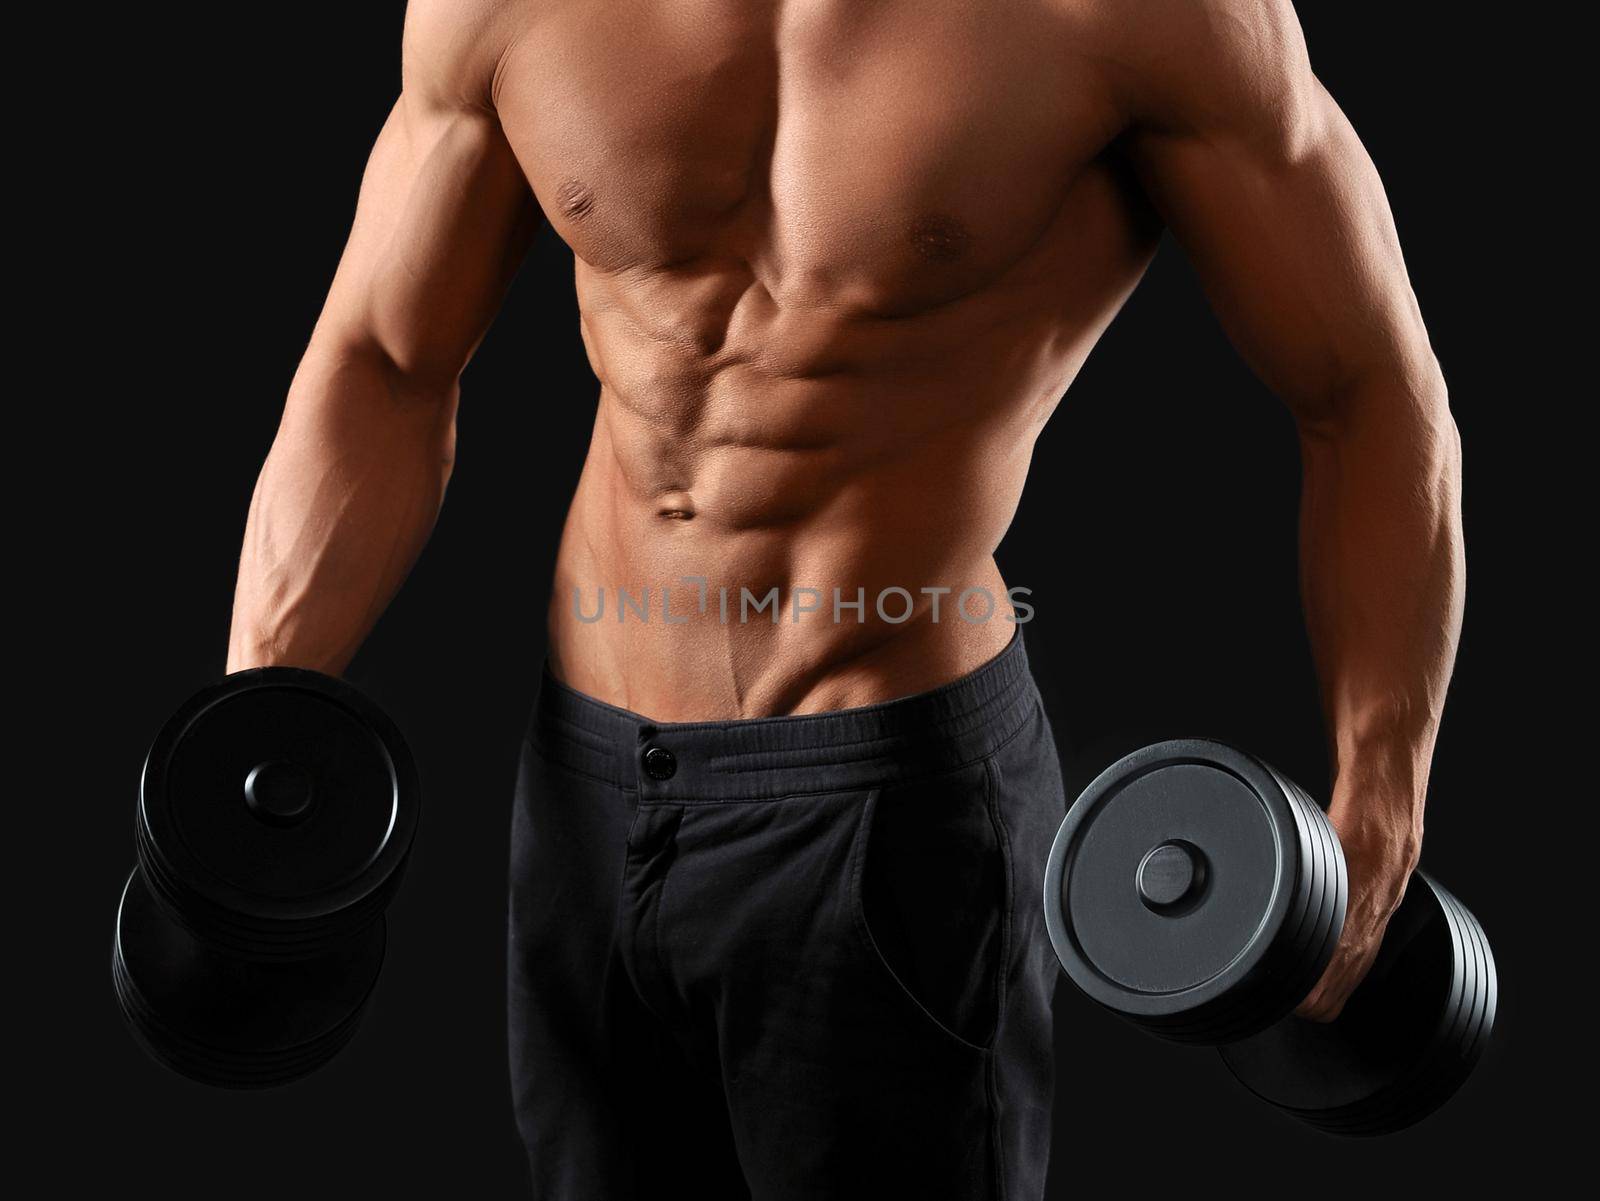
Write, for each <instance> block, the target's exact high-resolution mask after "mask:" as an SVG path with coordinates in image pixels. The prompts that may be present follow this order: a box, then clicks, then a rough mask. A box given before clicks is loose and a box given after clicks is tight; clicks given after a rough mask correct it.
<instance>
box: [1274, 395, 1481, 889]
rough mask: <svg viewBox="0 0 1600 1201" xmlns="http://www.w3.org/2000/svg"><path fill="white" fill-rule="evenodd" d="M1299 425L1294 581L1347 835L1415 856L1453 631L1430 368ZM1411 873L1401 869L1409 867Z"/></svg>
mask: <svg viewBox="0 0 1600 1201" xmlns="http://www.w3.org/2000/svg"><path fill="white" fill-rule="evenodd" d="M1421 374H1422V378H1421V380H1420V381H1413V382H1407V381H1403V380H1402V379H1398V378H1395V377H1393V376H1385V377H1380V378H1377V379H1374V380H1372V381H1370V382H1367V383H1364V384H1362V385H1360V386H1359V387H1356V388H1354V389H1352V390H1351V391H1350V392H1349V394H1348V395H1346V396H1345V397H1344V398H1342V400H1341V402H1340V403H1339V404H1338V405H1337V406H1335V407H1334V409H1333V410H1332V413H1333V415H1332V416H1330V417H1328V418H1327V419H1326V420H1323V421H1321V422H1318V423H1315V424H1308V425H1303V426H1302V444H1303V455H1304V479H1305V483H1304V492H1303V499H1302V508H1301V575H1302V591H1303V595H1304V603H1305V610H1306V621H1307V627H1308V630H1309V632H1310V637H1311V645H1312V653H1313V656H1314V658H1315V662H1316V668H1317V673H1318V676H1319V680H1320V684H1321V688H1322V695H1323V705H1324V709H1325V712H1326V716H1327V721H1328V725H1329V735H1330V739H1331V743H1332V752H1333V759H1334V770H1335V785H1334V801H1333V806H1334V809H1335V817H1336V818H1337V819H1338V822H1339V824H1340V825H1341V828H1342V833H1343V835H1344V837H1345V838H1346V839H1347V840H1350V839H1352V838H1354V839H1355V840H1358V841H1360V842H1363V843H1368V844H1369V845H1377V844H1382V845H1387V846H1388V847H1390V848H1391V850H1390V852H1389V853H1390V854H1394V855H1400V856H1403V857H1405V858H1407V859H1410V860H1411V861H1413V862H1414V859H1415V855H1416V852H1417V849H1418V847H1419V846H1420V842H1421V837H1422V809H1423V801H1424V798H1425V793H1426V789H1427V780H1428V765H1429V762H1430V759H1431V757H1432V753H1433V745H1434V739H1435V736H1436V734H1437V731H1438V727H1439V719H1440V714H1441V711H1442V709H1443V705H1444V697H1445V689H1446V686H1447V685H1448V682H1449V679H1450V672H1451V668H1452V666H1453V664H1454V661H1455V651H1456V642H1457V638H1458V636H1459V633H1460V629H1461V615H1462V606H1463V597H1464V587H1465V574H1466V573H1465V559H1464V555H1463V549H1462V535H1461V508H1460V496H1461V454H1460V443H1459V440H1458V438H1457V435H1456V428H1455V424H1454V422H1453V421H1452V420H1451V418H1450V414H1449V409H1448V405H1447V403H1446V399H1445V389H1444V381H1443V379H1442V378H1440V377H1439V375H1438V371H1437V368H1436V367H1434V366H1432V365H1431V363H1430V366H1429V368H1428V370H1426V371H1425V372H1422V373H1421ZM1406 866H1409V864H1407V865H1406Z"/></svg>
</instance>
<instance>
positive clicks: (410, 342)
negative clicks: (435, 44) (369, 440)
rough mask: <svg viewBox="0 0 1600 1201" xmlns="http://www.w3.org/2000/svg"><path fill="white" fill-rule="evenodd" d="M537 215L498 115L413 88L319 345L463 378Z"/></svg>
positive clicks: (405, 96) (376, 160)
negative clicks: (376, 354) (445, 102)
mask: <svg viewBox="0 0 1600 1201" xmlns="http://www.w3.org/2000/svg"><path fill="white" fill-rule="evenodd" d="M537 215H538V210H537V208H536V206H535V204H534V202H533V198H532V195H531V193H530V191H529V189H528V185H527V182H526V180H525V178H524V177H523V174H522V171H521V169H520V167H519V166H518V164H517V161H516V159H515V157H514V156H513V154H512V152H511V148H510V146H509V145H508V144H507V143H506V140H505V137H504V135H503V134H502V133H501V130H500V127H499V123H498V121H497V120H496V119H495V117H494V115H493V114H492V113H491V112H487V111H484V110H482V109H479V108H475V107H468V106H448V105H441V104H439V103H438V102H436V101H433V100H430V99H427V98H426V97H424V96H419V95H417V94H415V93H414V92H412V91H411V90H409V89H408V90H407V91H406V92H404V93H402V95H401V96H400V98H399V100H398V101H397V102H396V103H395V106H394V109H393V110H392V111H391V112H390V114H389V117H388V120H387V121H386V122H385V123H384V126H383V129H382V130H381V132H380V133H379V135H378V138H377V141H376V143H375V144H374V146H373V149H372V154H371V156H370V158H369V159H368V162H367V167H366V172H365V174H364V175H363V178H362V183H361V191H360V197H359V199H358V201H357V205H356V215H355V220H354V223H353V225H352V227H351V231H350V237H349V240H348V242H347V244H346V246H345V250H344V254H343V256H342V257H341V259H340V263H339V269H338V272H337V273H336V275H335V277H334V282H333V286H332V288H331V289H330V292H329V296H328V300H327V304H326V306H325V307H324V311H323V315H322V318H321V320H320V321H319V322H318V328H317V334H316V335H315V336H314V338H313V344H316V343H317V342H318V341H328V340H332V341H334V342H335V343H343V344H345V345H343V346H339V347H336V348H337V349H366V350H372V351H377V352H380V353H382V354H383V355H384V356H385V357H386V358H388V359H389V360H391V361H392V362H393V363H395V364H396V365H397V366H398V367H399V368H400V369H401V370H402V371H405V372H407V373H414V374H416V375H418V376H422V377H438V378H453V377H454V375H456V374H458V373H459V372H460V371H461V369H462V367H464V366H465V364H466V361H467V359H468V358H469V357H470V356H471V354H472V351H473V350H474V349H475V347H476V346H477V343H478V341H479V340H480V339H481V338H482V336H483V334H484V331H485V330H486V329H487V328H488V325H489V323H490V321H491V320H492V318H493V316H494V312H495V310H496V309H497V308H498V306H499V304H500V301H501V299H502V297H503V295H504V292H505V289H506V288H507V287H508V286H509V284H510V281H511V277H512V276H513V275H514V274H515V272H516V269H517V266H518V264H519V263H520V261H521V258H522V256H523V254H524V253H525V252H526V250H527V246H528V243H529V241H530V239H531V237H532V234H533V230H534V228H535V226H536V221H537Z"/></svg>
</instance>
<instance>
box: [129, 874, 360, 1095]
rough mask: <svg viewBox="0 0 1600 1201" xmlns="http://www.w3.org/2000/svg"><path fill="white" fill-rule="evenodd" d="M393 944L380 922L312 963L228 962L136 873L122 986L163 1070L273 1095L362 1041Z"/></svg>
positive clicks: (134, 1021) (133, 1023)
mask: <svg viewBox="0 0 1600 1201" xmlns="http://www.w3.org/2000/svg"><path fill="white" fill-rule="evenodd" d="M384 942H385V937H384V923H383V920H382V918H379V919H378V920H377V921H376V922H374V923H370V924H369V925H368V926H367V927H366V928H365V929H364V930H362V931H360V932H358V933H357V934H355V935H354V936H353V937H351V938H349V939H347V940H346V941H345V942H344V943H342V944H340V945H338V946H336V947H334V948H332V949H330V950H326V951H323V952H321V953H320V954H317V955H315V956H312V957H310V958H306V959H301V960H297V961H292V962H281V961H280V962H262V961H252V960H246V959H240V958H237V957H234V956H231V955H225V954H222V953H219V952H218V951H217V950H216V949H215V948H212V947H208V946H206V945H204V944H203V943H201V942H200V941H198V940H197V939H196V938H195V937H194V935H193V934H191V933H190V932H189V931H188V930H186V929H185V928H184V927H183V926H181V925H180V924H178V923H177V922H175V921H174V920H173V919H172V917H171V916H170V915H169V914H168V912H167V911H166V910H165V909H164V908H163V907H162V906H161V905H160V904H159V903H158V902H157V901H156V899H155V898H154V897H153V896H152V895H151V893H150V890H149V889H148V888H147V887H145V883H144V880H143V877H142V875H141V873H140V872H139V871H138V870H137V869H135V871H134V872H133V874H132V875H131V876H130V877H129V879H128V883H127V885H126V886H125V887H124V889H123V895H122V902H121V904H120V905H119V906H118V909H117V925H116V936H115V939H114V942H113V947H112V978H113V982H114V986H115V991H116V995H117V1000H118V1002H119V1004H120V1005H121V1007H122V1010H123V1014H124V1016H125V1017H126V1018H127V1020H128V1023H129V1025H130V1027H131V1028H132V1029H133V1031H134V1033H135V1035H136V1036H137V1037H138V1040H139V1042H140V1043H141V1044H143V1046H144V1047H145V1049H146V1050H147V1051H149V1052H150V1053H151V1054H152V1055H153V1056H154V1057H155V1058H156V1059H157V1060H159V1061H161V1062H162V1063H164V1064H166V1065H167V1066H168V1067H171V1068H173V1069H174V1070H176V1071H178V1072H180V1073H182V1074H183V1075H185V1076H188V1077H190V1078H191V1079H195V1080H199V1081H201V1082H203V1083H207V1084H214V1085H219V1086H222V1087H227V1088H252V1087H268V1086H272V1085H277V1084H283V1083H286V1082H287V1081H290V1080H294V1079H297V1078H298V1077H300V1076H303V1075H306V1074H307V1073H308V1072H311V1071H313V1070H314V1069H316V1068H317V1067H319V1066H320V1065H321V1064H323V1063H325V1062H326V1061H327V1060H328V1059H330V1058H332V1057H333V1055H334V1054H335V1053H337V1052H338V1051H339V1049H340V1048H341V1047H343V1046H344V1045H345V1043H346V1042H348V1041H349V1039H350V1038H351V1036H353V1035H354V1033H355V1030H356V1027H357V1025H358V1024H359V1021H360V1018H361V1015H362V1013H363V1011H364V1010H365V1007H366V1003H367V1000H368V997H369V996H370V994H371V992H372V988H373V985H374V984H375V983H376V981H377V978H378V973H379V969H380V968H381V967H382V965H383V954H384Z"/></svg>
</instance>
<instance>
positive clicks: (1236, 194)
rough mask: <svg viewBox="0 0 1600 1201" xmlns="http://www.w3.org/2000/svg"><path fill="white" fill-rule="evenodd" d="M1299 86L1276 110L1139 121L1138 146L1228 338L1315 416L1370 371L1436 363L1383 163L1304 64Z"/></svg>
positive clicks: (1142, 168)
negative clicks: (1143, 127) (1183, 123)
mask: <svg viewBox="0 0 1600 1201" xmlns="http://www.w3.org/2000/svg"><path fill="white" fill-rule="evenodd" d="M1290 86H1292V87H1294V88H1296V90H1297V92H1298V94H1297V95H1295V96H1292V97H1282V98H1281V101H1282V102H1281V104H1280V105H1279V106H1277V107H1276V108H1274V109H1272V110H1270V111H1263V112H1261V113H1260V114H1252V113H1251V112H1250V111H1249V110H1248V109H1247V110H1245V111H1243V112H1240V113H1234V114H1224V115H1223V116H1222V117H1221V118H1220V119H1213V120H1210V121H1207V122H1203V123H1200V124H1198V125H1197V126H1195V127H1191V128H1181V129H1176V130H1161V131H1151V132H1147V133H1140V134H1138V135H1136V136H1135V137H1134V138H1133V139H1132V141H1131V148H1132V153H1133V156H1134V159H1135V164H1136V168H1137V170H1138V171H1139V173H1140V176H1141V178H1142V179H1143V181H1144V185H1145V187H1146V188H1147V190H1148V191H1149V193H1150V196H1151V198H1152V200H1153V201H1154V203H1155V204H1156V206H1157V208H1158V209H1159V210H1160V212H1161V214H1162V215H1163V217H1164V218H1165V220H1166V221H1167V223H1168V225H1169V226H1170V228H1171V229H1172V231H1173V233H1174V235H1175V236H1176V237H1177V239H1178V240H1179V242H1180V243H1181V244H1182V245H1183V246H1184V248H1185V250H1186V251H1187V253H1188V254H1189V256H1190V258H1191V260H1192V261H1193V263H1194V265H1195V268H1196V270H1197V272H1198V274H1199V276H1200V278H1201V281H1202V283H1203V285H1204V287H1205V289H1206V292H1207V295H1208V297H1209V298H1210V300H1211V303H1212V305H1213V306H1214V308H1215V310H1216V312H1217V314H1218V317H1219V319H1220V320H1221V321H1222V323H1223V326H1224V328H1225V329H1226V330H1227V332H1228V334H1229V336H1230V338H1231V339H1232V340H1233V341H1234V343H1235V344H1236V345H1237V346H1238V348H1239V350H1240V351H1241V353H1242V354H1243V355H1244V356H1245V358H1246V359H1247V360H1248V361H1249V362H1250V364H1251V366H1252V367H1253V368H1254V369H1255V370H1256V372H1257V373H1258V374H1259V375H1260V376H1261V377H1262V379H1263V380H1264V381H1265V382H1266V383H1267V385H1268V386H1269V387H1271V388H1273V390H1274V391H1276V392H1277V393H1278V394H1279V395H1280V396H1281V397H1283V399H1284V400H1285V401H1286V402H1288V403H1289V404H1290V405H1291V406H1292V407H1294V408H1295V409H1296V411H1297V413H1298V414H1301V415H1303V416H1307V417H1315V416H1317V415H1319V411H1320V410H1321V409H1323V408H1324V407H1325V406H1327V405H1328V404H1330V403H1333V402H1336V401H1337V399H1338V398H1339V397H1340V396H1341V395H1342V394H1343V393H1345V392H1347V391H1348V390H1350V389H1352V388H1354V387H1355V386H1357V385H1358V384H1359V383H1360V382H1361V381H1362V380H1364V379H1365V378H1368V377H1370V376H1372V375H1375V374H1386V375H1388V374H1394V373H1399V374H1401V375H1403V376H1405V377H1407V378H1408V379H1410V380H1413V381H1416V380H1421V379H1422V378H1423V376H1425V375H1426V374H1428V373H1429V372H1432V371H1434V370H1435V368H1434V366H1433V360H1432V354H1431V351H1430V350H1429V348H1428V341H1427V335H1426V332H1425V331H1424V329H1423V325H1422V319H1421V315H1420V313H1419V311H1418V308H1417V303H1416V299H1415V296H1414V295H1413V293H1412V290H1411V286H1410V283H1409V280H1408V279H1407V275H1406V269H1405V262H1404V260H1403V258H1402V256H1401V252H1400V243H1399V239H1398V237H1397V235H1396V232H1395V226H1394V220H1393V217H1392V216H1391V214H1390V210H1389V204H1388V201H1387V199H1386V197H1385V195H1384V190H1383V185H1382V182H1381V181H1380V180H1379V178H1378V173H1377V170H1376V169H1375V168H1374V166H1373V164H1372V161H1371V159H1370V158H1369V157H1368V155H1367V153H1366V150H1365V149H1364V148H1363V146H1362V145H1361V142H1360V139H1359V138H1358V137H1357V136H1356V133H1355V130H1354V129H1352V128H1351V126H1350V123H1349V121H1348V120H1347V119H1346V118H1345V116H1344V114H1343V113H1342V112H1341V111H1340V110H1339V107H1338V106H1337V105H1336V104H1335V103H1334V101H1333V99H1332V97H1330V96H1329V95H1328V94H1327V92H1326V91H1325V90H1324V89H1323V88H1322V86H1321V84H1320V83H1318V82H1317V81H1316V79H1315V78H1314V77H1312V76H1311V75H1310V72H1309V69H1307V70H1306V71H1305V72H1304V78H1303V79H1300V80H1298V81H1294V80H1291V81H1290ZM1270 99H1271V98H1269V100H1270ZM1285 114H1288V115H1289V119H1285ZM1255 116H1259V119H1253V117H1255Z"/></svg>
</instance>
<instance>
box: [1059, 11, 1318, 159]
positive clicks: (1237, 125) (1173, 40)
mask: <svg viewBox="0 0 1600 1201" xmlns="http://www.w3.org/2000/svg"><path fill="white" fill-rule="evenodd" d="M1064 2H1072V0H1064ZM1079 2H1080V3H1082V4H1083V9H1082V11H1083V13H1085V14H1086V15H1087V17H1088V19H1089V23H1090V29H1091V31H1092V32H1091V36H1092V37H1093V39H1094V41H1095V44H1096V47H1097V50H1098V52H1099V57H1100V58H1101V61H1102V62H1103V63H1104V64H1105V69H1106V70H1107V72H1108V75H1109V77H1110V79H1111V82H1112V85H1113V87H1114V89H1115V91H1116V93H1117V95H1118V97H1119V99H1120V100H1121V102H1122V105H1123V107H1124V109H1125V111H1126V113H1127V115H1128V117H1129V120H1130V123H1133V124H1137V125H1140V126H1143V127H1146V128H1151V129H1155V130H1157V131H1161V132H1169V133H1180V134H1182V133H1194V132H1199V131H1202V130H1223V129H1226V130H1232V131H1235V132H1237V133H1239V134H1241V135H1242V136H1251V137H1260V138H1266V139H1273V140H1279V139H1284V138H1287V139H1290V140H1293V138H1294V137H1295V136H1296V131H1297V130H1298V129H1299V127H1300V126H1301V125H1303V123H1304V122H1305V121H1306V120H1307V119H1308V117H1309V114H1310V112H1311V109H1312V106H1313V98H1314V94H1315V90H1316V81H1315V78H1314V76H1313V75H1312V73H1311V65H1310V60H1309V57H1308V55H1307V51H1306V44H1305V37H1304V35H1303V34H1302V32H1301V29H1300V18H1299V17H1298V15H1297V14H1296V13H1295V9H1294V5H1293V4H1292V3H1291V2H1290V0H1079Z"/></svg>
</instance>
